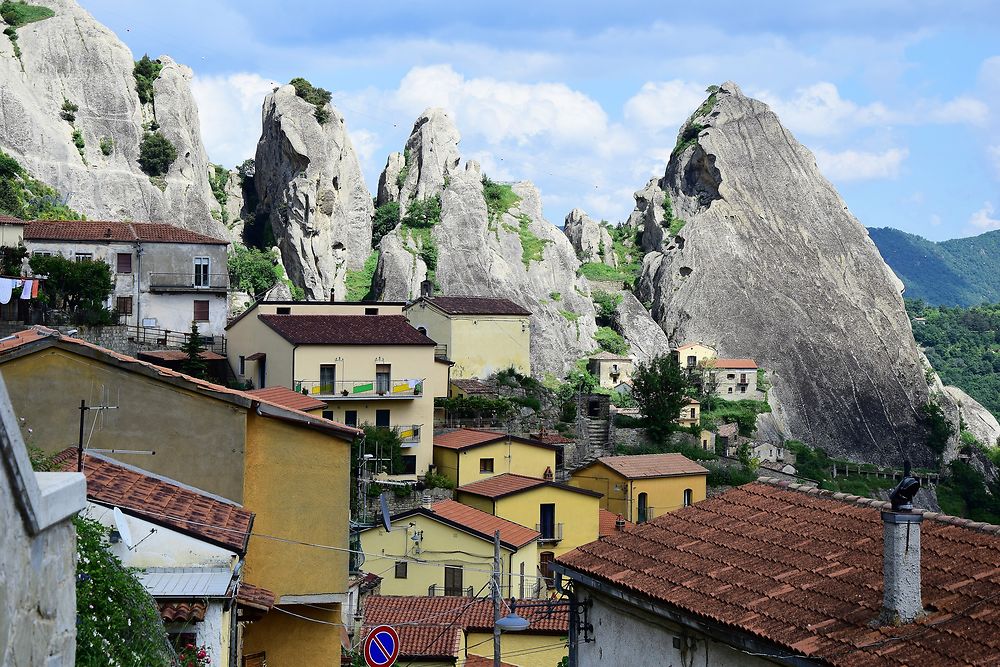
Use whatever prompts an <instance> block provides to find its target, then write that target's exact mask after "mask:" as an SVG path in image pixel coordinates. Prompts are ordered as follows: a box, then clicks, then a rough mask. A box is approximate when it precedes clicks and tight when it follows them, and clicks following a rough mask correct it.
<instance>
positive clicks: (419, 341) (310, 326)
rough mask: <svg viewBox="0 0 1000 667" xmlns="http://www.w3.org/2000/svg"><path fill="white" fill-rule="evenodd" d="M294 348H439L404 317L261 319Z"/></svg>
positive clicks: (291, 316)
mask: <svg viewBox="0 0 1000 667" xmlns="http://www.w3.org/2000/svg"><path fill="white" fill-rule="evenodd" d="M257 318H258V319H259V320H260V321H261V322H263V323H264V324H266V325H267V326H269V327H270V328H271V329H273V330H274V331H275V332H276V333H277V334H278V335H279V336H281V337H282V338H284V339H285V340H287V341H288V342H289V343H292V344H293V345H436V343H435V342H434V341H433V340H431V339H430V338H428V337H427V336H425V335H423V334H422V333H420V332H419V331H417V330H416V329H414V328H413V327H412V326H411V325H410V323H409V321H407V319H406V317H405V316H403V315H258V316H257Z"/></svg>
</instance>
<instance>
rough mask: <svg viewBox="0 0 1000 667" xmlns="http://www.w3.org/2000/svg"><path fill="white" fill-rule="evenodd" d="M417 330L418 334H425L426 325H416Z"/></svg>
mask: <svg viewBox="0 0 1000 667" xmlns="http://www.w3.org/2000/svg"><path fill="white" fill-rule="evenodd" d="M417 331H419V332H420V335H422V336H426V335H427V327H417Z"/></svg>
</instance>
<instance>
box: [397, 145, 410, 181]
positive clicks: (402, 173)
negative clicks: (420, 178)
mask: <svg viewBox="0 0 1000 667" xmlns="http://www.w3.org/2000/svg"><path fill="white" fill-rule="evenodd" d="M409 175H410V149H409V148H404V149H403V168H402V169H400V170H399V173H398V174H396V187H397V188H399V189H401V190H402V189H403V185H404V184H405V183H406V177H407V176H409Z"/></svg>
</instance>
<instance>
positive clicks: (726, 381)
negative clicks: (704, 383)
mask: <svg viewBox="0 0 1000 667" xmlns="http://www.w3.org/2000/svg"><path fill="white" fill-rule="evenodd" d="M705 371H706V372H708V373H709V374H710V378H711V379H710V380H709V381H710V382H711V383H712V386H713V387H714V388H715V395H716V396H719V397H721V398H724V399H726V400H730V401H738V400H741V399H744V398H749V399H753V400H760V399H762V398H763V394H761V393H760V392H759V391H758V390H757V362H755V361H754V360H753V359H709V360H708V361H706V362H705Z"/></svg>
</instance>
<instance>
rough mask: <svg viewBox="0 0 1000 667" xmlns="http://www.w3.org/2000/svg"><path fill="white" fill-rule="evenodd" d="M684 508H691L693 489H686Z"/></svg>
mask: <svg viewBox="0 0 1000 667" xmlns="http://www.w3.org/2000/svg"><path fill="white" fill-rule="evenodd" d="M684 507H691V489H684Z"/></svg>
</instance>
